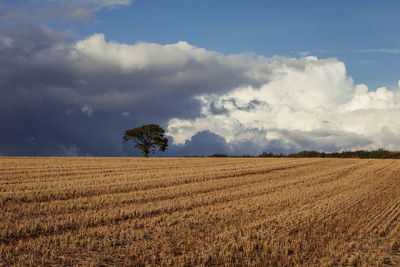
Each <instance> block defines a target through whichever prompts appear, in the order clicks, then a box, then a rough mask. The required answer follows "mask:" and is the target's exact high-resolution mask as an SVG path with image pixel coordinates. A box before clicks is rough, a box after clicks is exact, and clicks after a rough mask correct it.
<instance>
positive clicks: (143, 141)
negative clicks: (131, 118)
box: [123, 124, 168, 157]
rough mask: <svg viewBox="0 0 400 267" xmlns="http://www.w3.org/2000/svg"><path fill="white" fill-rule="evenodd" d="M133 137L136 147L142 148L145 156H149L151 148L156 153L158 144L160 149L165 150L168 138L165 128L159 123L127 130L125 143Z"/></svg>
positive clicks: (124, 138)
mask: <svg viewBox="0 0 400 267" xmlns="http://www.w3.org/2000/svg"><path fill="white" fill-rule="evenodd" d="M130 139H132V140H133V141H134V142H135V147H136V148H138V149H140V150H142V155H143V157H148V155H149V153H150V150H151V151H152V152H153V153H154V152H155V148H156V147H157V146H158V147H159V149H160V151H163V152H164V151H165V149H166V148H167V146H168V138H166V137H164V129H163V128H161V127H160V126H159V125H157V124H146V125H143V126H141V127H137V128H135V129H132V130H126V131H125V135H124V137H123V141H124V143H125V142H127V141H129V140H130Z"/></svg>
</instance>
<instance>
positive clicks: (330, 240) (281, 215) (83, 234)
mask: <svg viewBox="0 0 400 267" xmlns="http://www.w3.org/2000/svg"><path fill="white" fill-rule="evenodd" d="M0 208H1V217H0V255H1V259H0V265H17V266H21V265H34V266H37V265H41V266H43V265H71V266H74V265H84V266H90V265H92V266H101V265H103V266H109V265H118V266H124V265H174V266H183V265H227V266H232V265H244V264H245V265H263V266H265V265H274V266H283V265H290V266H291V265H315V266H332V265H334V266H335V265H339V266H342V265H372V266H385V265H387V266H390V265H398V264H400V161H399V160H359V159H261V158H259V159H256V158H147V159H140V158H139V159H138V158H5V157H2V158H0Z"/></svg>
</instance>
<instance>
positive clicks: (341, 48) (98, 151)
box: [0, 0, 400, 156]
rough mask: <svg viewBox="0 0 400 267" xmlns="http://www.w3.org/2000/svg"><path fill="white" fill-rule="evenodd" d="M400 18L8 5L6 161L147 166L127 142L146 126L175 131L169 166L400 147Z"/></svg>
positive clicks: (98, 3)
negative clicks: (128, 134)
mask: <svg viewBox="0 0 400 267" xmlns="http://www.w3.org/2000/svg"><path fill="white" fill-rule="evenodd" d="M399 13H400V1H399V0H387V1H381V2H377V1H342V0H339V1H316V0H312V1H311V0H305V1H294V0H293V1H236V0H235V1H188V0H186V1H184V0H180V1H166V0H163V1H162V0H134V1H133V0H70V1H58V0H41V1H34V0H16V1H15V0H14V1H11V0H3V1H0V93H1V95H2V99H1V100H0V114H1V115H0V123H1V125H4V126H5V129H7V130H5V131H4V130H3V131H2V133H1V134H2V138H1V140H0V155H95V156H97V155H99V156H102V155H132V153H133V154H134V155H140V153H138V152H132V149H131V147H129V145H128V144H122V143H121V136H122V134H123V132H124V130H126V129H128V128H133V127H136V126H140V125H142V124H145V123H158V124H160V125H162V126H163V127H164V128H165V129H166V131H167V134H168V136H169V137H170V147H169V150H168V152H167V153H165V154H162V155H168V156H177V155H208V154H212V153H227V154H253V155H255V154H258V153H261V152H263V151H267V152H270V151H272V152H277V153H280V152H283V153H289V152H296V151H300V150H304V149H315V150H320V151H339V150H343V149H374V148H378V147H384V148H387V149H400V138H398V137H397V136H398V132H399V131H400V123H398V122H397V118H398V116H400V92H399V89H400V88H399V86H400V84H399V80H400V71H399V70H400V60H399V58H400V34H399V30H398V25H400V16H399V15H398V14H399ZM99 144H101V145H99ZM135 153H136V154H135ZM157 155H161V154H157Z"/></svg>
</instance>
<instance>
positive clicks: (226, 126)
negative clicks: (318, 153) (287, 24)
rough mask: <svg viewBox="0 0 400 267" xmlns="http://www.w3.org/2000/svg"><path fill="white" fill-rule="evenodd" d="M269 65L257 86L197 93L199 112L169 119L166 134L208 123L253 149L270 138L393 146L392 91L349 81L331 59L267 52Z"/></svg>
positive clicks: (329, 145) (179, 138)
mask: <svg viewBox="0 0 400 267" xmlns="http://www.w3.org/2000/svg"><path fill="white" fill-rule="evenodd" d="M273 66H274V70H273V72H272V75H271V77H270V79H269V82H268V83H265V84H264V85H263V86H261V87H260V88H253V87H252V86H245V87H238V88H235V89H234V90H232V91H231V92H229V93H226V94H222V95H218V94H204V95H201V96H198V99H199V101H201V103H202V113H201V115H200V116H198V117H197V118H195V119H192V120H184V119H179V118H174V119H171V120H170V121H169V125H168V134H169V135H170V136H172V137H173V139H174V142H175V143H177V144H183V143H185V142H186V141H188V140H190V139H191V137H192V136H193V135H195V134H196V133H197V132H200V131H204V130H209V131H211V132H213V133H215V134H218V135H220V136H222V137H224V138H225V140H226V141H227V142H228V143H229V144H230V145H232V146H237V145H238V144H240V143H241V142H243V141H246V142H250V143H253V144H254V145H259V147H260V149H262V148H263V147H267V146H268V144H269V143H270V142H271V141H274V140H275V141H276V140H278V141H279V142H280V143H281V144H283V145H284V144H287V145H288V146H291V147H292V149H297V150H300V149H319V150H325V151H329V150H340V149H359V148H363V149H368V148H376V147H386V148H391V149H400V142H399V141H400V138H398V137H397V134H396V133H398V132H400V121H399V120H398V119H397V118H399V116H400V103H399V101H397V99H398V94H399V93H398V92H392V91H389V90H388V89H387V88H385V87H381V88H378V89H376V90H375V91H368V88H367V86H366V85H363V84H359V85H354V84H353V80H352V79H351V77H349V76H348V75H347V74H346V68H345V65H344V64H343V63H342V62H340V61H338V60H336V59H322V60H321V59H317V58H315V57H306V58H300V59H292V58H279V57H275V58H274V64H273ZM399 86H400V85H399ZM288 149H289V147H288Z"/></svg>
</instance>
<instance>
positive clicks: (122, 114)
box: [121, 111, 131, 117]
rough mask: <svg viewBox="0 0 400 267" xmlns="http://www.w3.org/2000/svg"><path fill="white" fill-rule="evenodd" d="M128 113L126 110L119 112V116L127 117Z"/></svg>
mask: <svg viewBox="0 0 400 267" xmlns="http://www.w3.org/2000/svg"><path fill="white" fill-rule="evenodd" d="M130 115H131V113H129V112H126V111H124V112H122V113H121V116H123V117H129V116H130Z"/></svg>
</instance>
